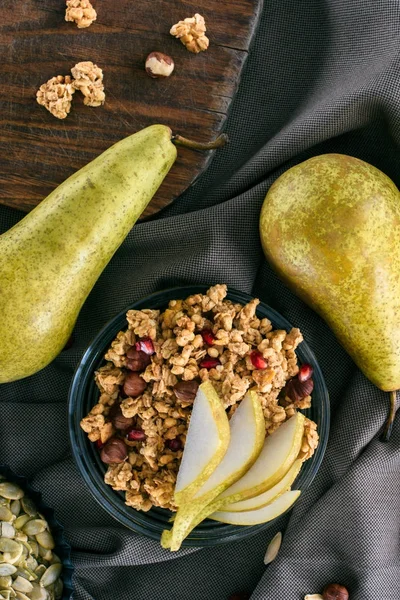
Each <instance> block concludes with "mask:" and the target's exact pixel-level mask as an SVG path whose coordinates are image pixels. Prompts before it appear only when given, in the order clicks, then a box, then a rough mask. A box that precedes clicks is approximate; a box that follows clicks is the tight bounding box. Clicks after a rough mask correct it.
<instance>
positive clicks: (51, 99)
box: [36, 61, 106, 119]
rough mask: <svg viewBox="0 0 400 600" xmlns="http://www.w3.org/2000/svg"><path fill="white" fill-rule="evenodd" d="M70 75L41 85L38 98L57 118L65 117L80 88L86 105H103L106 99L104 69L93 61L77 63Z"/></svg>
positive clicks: (53, 78)
mask: <svg viewBox="0 0 400 600" xmlns="http://www.w3.org/2000/svg"><path fill="white" fill-rule="evenodd" d="M71 73H72V75H73V77H74V79H72V78H71V77H70V76H69V75H67V76H66V77H63V76H62V75H58V77H52V78H51V79H49V81H47V82H46V83H43V85H41V86H40V88H39V90H38V92H37V94H36V100H37V101H38V103H39V104H40V105H41V106H44V107H45V108H46V109H47V110H48V111H49V112H51V114H52V115H54V116H55V117H57V119H65V118H66V117H67V115H68V113H69V111H70V110H71V103H72V95H73V94H74V92H75V90H80V91H81V92H82V94H83V95H84V96H85V98H84V100H83V102H84V104H86V106H101V105H102V104H104V101H105V97H106V96H105V93H104V85H103V71H102V70H101V69H100V67H98V66H97V65H95V64H93V63H92V62H91V61H84V62H80V63H78V64H76V65H75V66H74V67H73V68H72V69H71Z"/></svg>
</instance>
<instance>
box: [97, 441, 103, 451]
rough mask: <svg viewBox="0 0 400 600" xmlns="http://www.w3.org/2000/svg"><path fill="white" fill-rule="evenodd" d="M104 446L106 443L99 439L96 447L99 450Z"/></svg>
mask: <svg viewBox="0 0 400 600" xmlns="http://www.w3.org/2000/svg"><path fill="white" fill-rule="evenodd" d="M103 447H104V444H103V442H102V441H101V440H97V441H96V448H97V449H98V450H101V449H102V448H103Z"/></svg>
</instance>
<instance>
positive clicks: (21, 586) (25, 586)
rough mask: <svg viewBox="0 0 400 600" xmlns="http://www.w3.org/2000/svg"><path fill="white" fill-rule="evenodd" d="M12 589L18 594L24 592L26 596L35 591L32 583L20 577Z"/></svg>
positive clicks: (14, 582)
mask: <svg viewBox="0 0 400 600" xmlns="http://www.w3.org/2000/svg"><path fill="white" fill-rule="evenodd" d="M11 587H13V588H14V590H15V591H16V592H24V594H28V593H29V592H31V591H32V590H33V585H32V584H31V582H30V581H28V580H27V579H25V578H24V577H21V576H20V575H18V577H17V578H16V579H15V580H14V581H13V584H12V586H11Z"/></svg>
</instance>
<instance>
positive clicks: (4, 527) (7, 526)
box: [0, 521, 15, 538]
mask: <svg viewBox="0 0 400 600" xmlns="http://www.w3.org/2000/svg"><path fill="white" fill-rule="evenodd" d="M14 535H15V529H14V527H13V526H12V525H11V523H7V522H1V521H0V536H1V537H3V538H13V537H14Z"/></svg>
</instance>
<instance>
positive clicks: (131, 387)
mask: <svg viewBox="0 0 400 600" xmlns="http://www.w3.org/2000/svg"><path fill="white" fill-rule="evenodd" d="M146 386H147V383H146V382H145V380H144V379H143V378H142V377H140V375H138V374H137V373H132V372H131V373H128V374H127V376H126V379H125V382H124V392H125V394H126V395H127V396H130V397H131V398H136V397H137V396H140V394H143V392H144V390H145V389H146Z"/></svg>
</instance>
